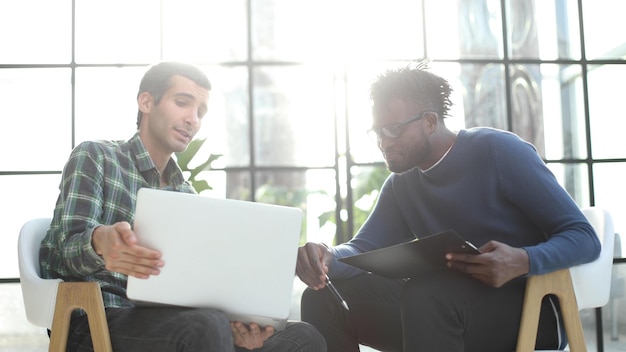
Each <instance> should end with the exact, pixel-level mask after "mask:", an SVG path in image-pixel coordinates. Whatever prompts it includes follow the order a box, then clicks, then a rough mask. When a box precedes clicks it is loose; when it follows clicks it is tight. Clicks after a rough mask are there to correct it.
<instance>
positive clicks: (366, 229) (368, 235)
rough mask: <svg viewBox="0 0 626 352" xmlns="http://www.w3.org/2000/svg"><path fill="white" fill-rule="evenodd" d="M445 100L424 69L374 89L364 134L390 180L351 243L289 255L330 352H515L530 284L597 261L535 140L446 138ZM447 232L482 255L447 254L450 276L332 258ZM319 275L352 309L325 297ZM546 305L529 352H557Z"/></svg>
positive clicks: (308, 314) (559, 341)
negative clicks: (389, 271) (380, 270)
mask: <svg viewBox="0 0 626 352" xmlns="http://www.w3.org/2000/svg"><path fill="white" fill-rule="evenodd" d="M450 92H451V88H450V86H449V84H448V82H447V81H446V80H445V79H443V78H441V77H439V76H436V75H434V74H432V73H430V72H428V71H426V70H425V68H424V65H418V67H416V68H408V67H407V68H401V69H397V70H390V71H387V72H386V73H385V74H383V75H381V76H380V77H379V78H378V80H377V81H376V82H375V83H373V85H372V87H371V98H372V101H373V127H372V131H373V132H374V133H375V135H376V137H377V141H378V146H379V148H380V150H381V151H382V153H383V156H384V158H385V161H386V163H387V167H388V168H389V170H390V171H392V174H391V175H390V176H389V178H388V179H387V180H386V181H385V183H384V185H383V186H382V189H381V191H380V195H379V199H378V202H377V203H376V205H375V207H374V209H373V211H372V213H371V215H370V217H369V218H368V219H367V221H366V222H365V224H364V225H363V226H362V227H361V229H360V230H359V231H358V233H357V234H356V235H355V236H354V238H352V239H351V240H350V241H349V242H347V243H344V244H340V245H338V246H334V247H332V248H328V247H327V246H325V245H323V244H317V243H307V244H306V245H304V246H302V247H301V248H300V249H299V253H298V266H297V274H298V276H299V277H300V278H301V279H302V281H303V282H305V283H306V284H307V285H308V286H309V288H308V289H307V290H306V291H305V293H304V294H303V297H302V319H303V320H304V321H307V322H309V323H311V324H313V325H314V326H316V327H317V328H318V330H319V331H320V332H321V333H322V334H323V335H324V337H325V338H326V342H327V344H328V351H332V352H335V351H341V352H350V351H358V350H359V347H358V345H359V344H364V345H369V346H372V347H374V348H377V349H380V350H385V351H427V352H431V351H445V352H463V351H465V352H468V351H476V352H488V351H496V352H502V351H513V350H515V344H516V340H517V334H518V329H519V321H520V317H521V308H522V300H523V296H524V287H525V282H526V280H525V278H526V277H527V276H529V275H538V274H543V273H547V272H551V271H555V270H558V269H562V268H567V267H570V266H573V265H576V264H582V263H586V262H589V261H592V260H594V259H595V258H597V256H598V255H599V252H600V243H599V241H598V239H597V236H596V235H595V233H594V230H593V228H592V227H591V225H590V224H589V223H588V222H587V220H586V218H585V217H584V215H583V214H582V213H581V211H580V210H579V207H578V206H577V205H576V203H575V202H574V201H573V200H572V198H571V197H570V196H569V195H568V193H567V192H566V191H565V190H564V189H563V188H562V187H561V186H560V185H559V184H558V182H557V180H556V178H555V177H554V175H553V174H552V173H551V172H550V170H549V169H548V168H547V167H546V166H545V164H544V162H543V161H542V160H541V158H540V157H539V155H538V154H537V152H536V150H535V148H534V147H533V146H532V145H531V144H529V143H527V142H525V141H523V140H522V139H520V138H519V137H518V136H516V135H514V134H512V133H510V132H506V131H500V130H496V129H492V128H472V129H466V130H461V131H459V132H458V133H457V132H452V131H450V130H449V129H448V128H446V126H445V123H444V118H445V117H446V116H447V115H448V113H449V109H450V106H451V105H452V103H451V101H450ZM447 229H456V230H457V231H458V232H459V233H460V234H461V235H462V236H463V237H464V238H466V239H467V240H469V241H471V242H472V243H474V244H475V245H477V246H479V249H480V251H481V254H479V255H473V254H459V253H456V254H455V253H448V254H446V255H445V258H446V260H447V268H445V267H443V268H442V270H440V271H436V270H435V271H433V272H430V273H426V274H423V275H421V276H418V277H414V278H412V279H411V280H407V281H405V280H390V279H387V278H383V277H381V276H378V275H375V274H368V273H364V272H362V271H360V270H359V269H356V268H354V267H351V266H349V265H347V264H344V263H342V262H339V261H338V258H343V257H347V256H351V255H354V254H358V253H363V252H367V251H371V250H374V249H378V248H382V247H387V246H390V245H394V244H398V243H402V242H406V241H409V240H412V239H414V238H415V237H418V238H419V237H423V236H427V235H430V234H433V233H437V232H440V231H444V230H447ZM326 274H328V276H329V277H330V278H331V279H335V280H334V281H333V282H334V284H335V286H336V287H337V289H338V290H339V292H340V293H341V294H342V295H343V298H344V299H345V300H346V301H347V303H348V305H349V306H350V310H345V309H343V308H342V307H341V305H339V304H338V303H337V301H336V299H335V297H333V295H332V294H331V292H330V291H329V290H321V289H322V288H324V287H325V285H326V284H325V277H326V276H325V275H326ZM543 303H544V304H543V309H542V313H541V317H540V325H539V334H538V339H537V347H538V348H544V349H545V348H549V349H552V348H558V347H562V346H563V344H564V339H563V336H562V335H561V333H560V329H559V326H560V324H559V318H558V309H559V308H558V302H557V301H556V300H555V299H549V298H546V299H544V302H543Z"/></svg>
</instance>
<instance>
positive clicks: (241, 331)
mask: <svg viewBox="0 0 626 352" xmlns="http://www.w3.org/2000/svg"><path fill="white" fill-rule="evenodd" d="M230 329H231V330H232V331H233V338H234V340H235V345H236V346H239V347H243V348H246V349H248V350H253V349H255V348H261V347H263V343H264V342H265V341H266V340H267V339H269V338H270V336H272V335H273V334H274V327H273V326H266V327H264V328H261V327H260V326H259V325H258V324H255V323H251V324H249V325H246V324H244V323H242V322H239V321H234V322H231V323H230Z"/></svg>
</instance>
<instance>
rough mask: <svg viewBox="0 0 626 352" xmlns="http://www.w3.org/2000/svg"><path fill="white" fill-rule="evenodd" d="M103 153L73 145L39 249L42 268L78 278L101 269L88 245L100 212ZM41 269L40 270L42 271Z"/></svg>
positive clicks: (86, 144)
mask: <svg viewBox="0 0 626 352" xmlns="http://www.w3.org/2000/svg"><path fill="white" fill-rule="evenodd" d="M102 158H103V156H102V155H101V153H99V152H98V148H96V147H94V146H93V145H92V144H89V143H84V144H81V145H79V146H78V147H76V148H75V149H74V150H73V151H72V154H71V156H70V158H69V160H68V162H67V163H66V166H65V168H64V170H63V174H62V180H61V185H60V194H59V199H58V201H57V205H56V208H55V216H54V219H53V223H52V224H51V226H50V230H49V232H48V235H47V236H46V238H44V241H43V242H42V249H43V250H46V251H47V252H48V255H47V256H42V267H43V265H48V266H49V269H50V270H51V271H54V272H56V273H58V274H59V275H61V276H63V277H69V278H71V277H77V278H82V277H85V276H90V275H92V274H94V273H96V272H98V271H100V270H103V269H104V260H103V259H102V258H101V257H100V256H99V255H98V254H97V253H96V252H95V250H94V249H93V247H92V245H91V237H92V234H93V231H94V229H95V228H96V227H98V226H99V223H98V219H99V218H100V214H101V212H102V206H103V204H102V201H101V200H102V199H103V196H102V192H103V189H102V184H103V182H104V172H103V168H102V165H103V163H102V160H101V159H102ZM42 271H43V270H42Z"/></svg>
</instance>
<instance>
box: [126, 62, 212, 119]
mask: <svg viewBox="0 0 626 352" xmlns="http://www.w3.org/2000/svg"><path fill="white" fill-rule="evenodd" d="M173 76H182V77H185V78H188V79H190V80H192V81H194V82H195V83H196V84H197V85H199V86H201V87H204V88H206V89H208V90H211V82H209V79H208V78H207V76H206V75H205V74H204V72H202V70H200V69H199V68H197V67H196V66H193V65H190V64H186V63H182V62H160V63H158V64H155V65H152V66H151V67H150V68H149V69H148V71H146V73H145V74H144V76H143V78H142V79H141V83H140V84H139V92H138V93H137V98H139V96H140V95H141V94H142V93H144V92H148V93H150V95H152V97H153V98H154V103H155V104H159V102H160V101H161V98H163V95H164V94H165V92H167V90H168V89H170V87H171V81H172V77H173ZM142 116H143V113H142V112H141V110H138V111H137V128H139V125H140V124H141V118H142Z"/></svg>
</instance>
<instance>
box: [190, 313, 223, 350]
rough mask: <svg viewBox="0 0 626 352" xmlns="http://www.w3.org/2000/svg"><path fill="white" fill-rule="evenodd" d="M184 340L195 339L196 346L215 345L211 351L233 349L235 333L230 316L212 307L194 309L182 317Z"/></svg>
mask: <svg viewBox="0 0 626 352" xmlns="http://www.w3.org/2000/svg"><path fill="white" fill-rule="evenodd" d="M179 320H180V321H181V324H180V329H181V330H182V334H183V335H185V339H183V341H189V342H191V341H193V345H194V346H205V347H204V348H206V347H207V346H214V349H210V348H209V349H207V350H210V351H214V350H215V351H218V350H220V351H221V350H222V349H223V350H224V351H229V350H232V349H233V345H234V342H233V334H232V331H231V329H230V323H229V320H228V318H227V317H226V316H225V315H224V314H223V313H220V312H217V311H215V310H210V309H193V310H189V311H188V312H187V313H186V314H184V315H183V316H181V317H180V319H179Z"/></svg>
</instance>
